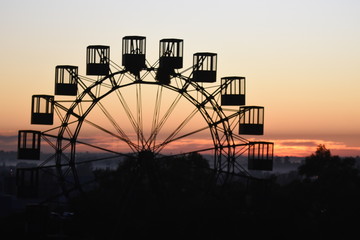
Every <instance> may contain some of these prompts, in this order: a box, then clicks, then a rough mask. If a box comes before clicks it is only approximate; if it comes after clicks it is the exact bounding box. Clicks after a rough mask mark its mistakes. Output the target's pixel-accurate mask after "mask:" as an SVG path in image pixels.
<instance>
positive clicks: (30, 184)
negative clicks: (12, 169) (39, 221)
mask: <svg viewBox="0 0 360 240" xmlns="http://www.w3.org/2000/svg"><path fill="white" fill-rule="evenodd" d="M16 187H17V196H18V197H19V198H36V197H38V191H39V169H38V168H17V169H16Z"/></svg>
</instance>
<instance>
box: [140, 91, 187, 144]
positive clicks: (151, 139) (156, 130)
mask: <svg viewBox="0 0 360 240" xmlns="http://www.w3.org/2000/svg"><path fill="white" fill-rule="evenodd" d="M181 97H182V95H181V94H179V95H178V96H177V97H176V98H175V99H174V101H173V102H172V104H171V105H170V107H169V108H168V109H167V111H166V113H165V114H164V116H163V117H162V118H161V120H160V121H156V122H157V124H156V125H154V126H155V127H154V128H153V129H152V131H151V134H150V137H149V139H148V140H147V141H146V145H147V146H153V145H155V139H156V137H157V135H158V133H159V132H160V130H161V128H162V127H163V126H164V124H165V123H166V121H167V120H168V119H169V117H170V116H171V113H172V112H173V111H174V109H175V108H176V106H177V105H178V103H179V101H180V99H181Z"/></svg>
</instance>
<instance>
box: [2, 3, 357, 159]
mask: <svg viewBox="0 0 360 240" xmlns="http://www.w3.org/2000/svg"><path fill="white" fill-rule="evenodd" d="M359 13H360V1H358V0H301V1H300V0H222V1H213V0H199V1H198V0H182V1H172V0H166V1H165V0H153V1H149V0H138V1H134V0H132V1H128V0H122V1H119V0H117V1H115V0H101V1H95V0H71V1H70V0H62V1H49V0H42V1H40V0H28V1H24V0H2V1H1V2H0V31H1V38H0V48H1V54H0V81H1V88H0V89H1V94H0V110H1V117H0V150H16V139H17V132H18V130H20V129H36V126H32V125H31V124H30V107H31V102H30V100H31V96H32V95H33V94H53V91H54V69H55V66H56V65H64V64H67V65H75V66H79V71H80V72H82V74H84V75H85V49H86V47H87V46H88V45H95V44H99V45H109V46H110V48H111V59H112V60H113V61H115V62H117V63H118V64H119V65H121V47H122V46H121V40H122V38H123V37H124V36H128V35H140V36H146V39H147V59H148V60H149V61H150V62H154V61H156V60H157V58H158V46H159V40H160V39H163V38H180V39H184V67H189V66H191V64H192V54H193V53H195V52H215V53H217V54H218V73H217V76H218V81H219V80H220V78H221V77H225V76H244V77H246V79H247V89H246V90H247V96H246V97H247V104H248V105H260V106H264V107H265V134H264V136H259V137H256V138H254V139H260V140H266V141H273V142H274V143H275V155H279V156H286V155H289V156H307V155H309V154H311V153H312V152H314V151H315V149H316V146H317V145H318V144H325V145H326V147H327V148H328V149H330V150H331V151H332V153H333V154H337V155H341V156H357V155H360V26H359V25H360V14H359Z"/></svg>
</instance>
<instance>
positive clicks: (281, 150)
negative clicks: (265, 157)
mask: <svg viewBox="0 0 360 240" xmlns="http://www.w3.org/2000/svg"><path fill="white" fill-rule="evenodd" d="M267 141H271V142H274V148H275V150H274V154H275V155H278V156H298V157H305V156H309V155H311V154H312V153H314V152H315V151H316V148H317V146H318V145H319V144H323V145H325V146H326V148H327V149H329V150H330V151H331V153H332V154H333V155H340V156H359V155H360V147H353V146H348V145H347V144H346V143H344V142H340V141H329V140H322V139H272V140H267Z"/></svg>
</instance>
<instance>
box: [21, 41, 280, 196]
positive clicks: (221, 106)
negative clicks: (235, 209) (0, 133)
mask: <svg viewBox="0 0 360 240" xmlns="http://www.w3.org/2000/svg"><path fill="white" fill-rule="evenodd" d="M183 43H184V42H183V40H182V39H174V38H167V39H162V40H160V43H159V58H158V60H157V61H156V62H155V63H149V62H148V61H147V59H146V38H145V37H143V36H125V37H123V39H122V66H120V65H118V64H117V63H115V62H114V61H112V60H111V58H110V47H109V46H104V45H90V46H88V47H87V48H86V76H83V75H80V74H79V68H78V67H77V66H72V65H58V66H56V68H55V95H46V94H41V95H40V94H37V95H33V96H32V105H31V106H32V107H31V124H34V125H38V126H39V127H40V128H42V129H41V130H20V131H19V134H18V158H19V159H27V160H40V163H39V164H38V165H37V167H33V168H18V169H17V185H18V194H19V195H20V196H22V197H30V198H31V197H37V196H38V195H39V174H41V172H45V173H48V174H51V175H53V176H55V177H56V181H57V183H58V186H59V188H58V190H59V193H60V194H62V195H64V196H70V195H71V194H73V193H75V194H76V193H77V192H82V191H85V190H86V189H88V188H91V187H89V186H91V184H89V183H93V182H94V181H93V179H89V175H87V176H82V171H80V170H79V169H81V168H82V166H85V165H87V164H89V163H92V164H94V165H96V166H100V165H101V164H103V165H106V166H110V165H109V162H116V161H120V160H121V159H124V158H131V159H133V160H134V161H136V162H138V163H139V164H140V165H141V163H142V162H145V161H148V162H149V161H150V162H151V161H155V160H156V159H161V158H171V157H176V156H180V155H188V154H192V153H199V154H202V155H204V156H206V158H207V159H208V160H209V162H210V163H211V165H210V166H211V170H212V171H213V172H214V177H215V178H216V182H218V183H219V182H222V183H224V182H226V181H227V179H229V176H233V175H240V176H244V177H251V174H250V173H249V171H248V170H272V165H273V143H271V142H264V141H249V140H247V139H245V138H244V137H243V136H244V135H263V132H264V107H262V106H246V105H245V102H246V101H245V87H246V84H245V80H246V79H245V77H241V76H228V77H222V78H221V79H220V81H217V61H218V59H217V54H216V53H211V52H198V53H195V54H193V64H192V66H190V67H188V68H186V69H183V51H184V44H183ZM41 151H47V152H50V154H48V155H46V156H45V157H44V156H42V155H41V154H40V153H41ZM87 152H89V153H93V154H89V155H88V157H86V158H85V157H84V155H86V153H87ZM246 153H247V156H246ZM89 156H90V157H89ZM244 157H247V166H246V162H244ZM92 186H93V185H92Z"/></svg>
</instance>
